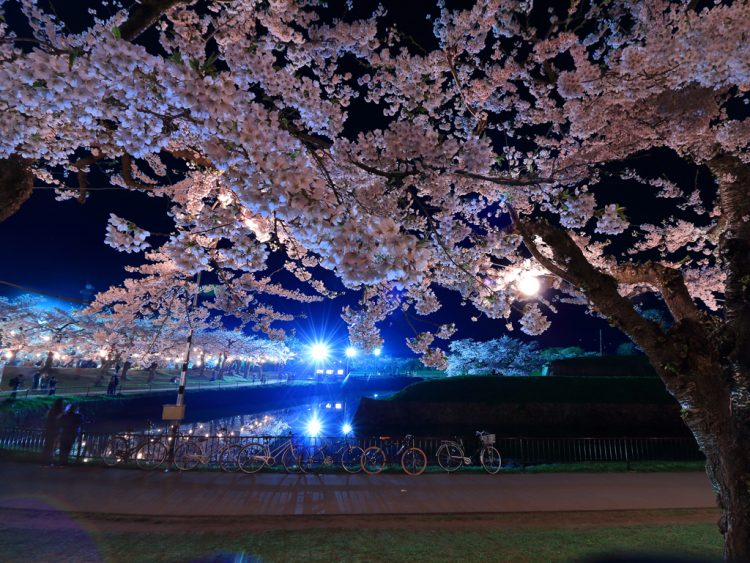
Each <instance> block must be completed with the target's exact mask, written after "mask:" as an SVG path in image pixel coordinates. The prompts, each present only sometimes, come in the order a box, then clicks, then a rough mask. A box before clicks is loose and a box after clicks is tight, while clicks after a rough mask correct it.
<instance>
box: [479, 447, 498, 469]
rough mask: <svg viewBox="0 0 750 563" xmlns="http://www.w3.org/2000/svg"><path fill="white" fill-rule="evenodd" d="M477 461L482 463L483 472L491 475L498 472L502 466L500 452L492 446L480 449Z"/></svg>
mask: <svg viewBox="0 0 750 563" xmlns="http://www.w3.org/2000/svg"><path fill="white" fill-rule="evenodd" d="M479 461H480V462H481V463H482V467H484V470H485V471H486V472H487V473H491V474H492V475H494V474H495V473H497V472H498V471H500V466H501V465H502V464H503V462H502V459H500V452H499V451H497V448H495V447H494V446H485V447H484V448H482V453H481V454H479Z"/></svg>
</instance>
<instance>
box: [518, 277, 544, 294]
mask: <svg viewBox="0 0 750 563" xmlns="http://www.w3.org/2000/svg"><path fill="white" fill-rule="evenodd" d="M516 287H517V288H518V291H520V292H521V293H523V294H524V295H526V296H528V297H531V296H532V295H536V294H537V293H539V290H540V289H541V287H542V284H541V283H539V278H538V277H536V276H525V277H523V278H521V279H520V280H518V283H516Z"/></svg>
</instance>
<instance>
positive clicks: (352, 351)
mask: <svg viewBox="0 0 750 563" xmlns="http://www.w3.org/2000/svg"><path fill="white" fill-rule="evenodd" d="M345 354H346V357H347V358H353V357H354V356H356V355H357V349H356V348H355V347H354V346H349V347H348V348H347V349H346V352H345Z"/></svg>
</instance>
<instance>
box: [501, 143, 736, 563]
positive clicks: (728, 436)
mask: <svg viewBox="0 0 750 563" xmlns="http://www.w3.org/2000/svg"><path fill="white" fill-rule="evenodd" d="M709 167H710V168H711V170H712V172H713V173H714V177H715V178H716V181H717V183H718V185H719V196H720V202H721V210H722V214H721V220H722V222H723V225H721V230H722V235H721V237H720V240H719V247H720V252H721V258H722V269H723V270H724V272H726V276H727V277H726V289H725V303H724V305H725V317H724V319H723V321H722V320H721V319H719V318H717V317H711V316H709V315H707V314H706V313H705V312H704V311H702V310H701V309H700V308H698V307H697V306H696V305H695V303H694V301H693V299H692V297H691V295H690V293H689V292H688V289H687V287H686V285H685V282H684V279H683V277H682V275H681V273H680V272H679V271H678V270H676V269H673V268H669V267H667V266H663V265H660V264H655V263H651V262H646V263H641V264H635V263H628V264H623V265H621V266H619V267H618V268H617V269H614V270H613V271H612V272H604V271H602V270H599V269H598V268H596V267H594V266H593V265H592V264H591V263H590V262H588V260H587V259H586V257H585V256H584V255H583V253H582V252H581V250H580V248H578V246H577V245H576V243H575V241H574V240H573V239H572V237H570V236H569V234H568V233H567V232H566V231H564V230H562V229H559V228H557V227H553V226H551V225H550V224H549V223H547V222H545V221H544V220H536V221H533V220H520V219H519V217H518V216H517V215H516V214H515V212H514V211H513V210H511V215H512V217H513V221H514V224H515V225H516V227H517V230H518V231H519V232H520V234H521V236H522V237H523V240H524V243H525V244H526V246H527V248H529V250H530V252H531V253H532V254H533V255H534V257H535V258H536V259H537V260H538V261H539V262H540V263H542V265H544V266H545V267H546V268H547V269H548V270H549V271H550V272H552V273H553V274H555V275H557V276H559V277H560V278H562V279H564V280H566V281H568V282H569V283H571V284H572V285H573V287H577V288H579V289H580V291H581V292H582V293H584V294H585V295H586V297H587V298H588V299H589V300H590V302H591V304H592V305H593V306H594V308H595V309H596V310H598V311H599V312H601V313H602V314H603V315H605V316H606V317H607V318H608V319H609V320H610V322H611V323H612V324H613V325H614V326H616V327H618V328H620V329H621V330H623V331H624V332H625V333H626V334H627V335H628V336H629V337H630V338H631V339H632V340H633V342H635V343H636V344H637V345H638V346H639V347H640V348H641V349H643V350H644V352H645V353H646V354H647V355H648V357H649V359H650V361H651V363H652V364H653V366H654V368H655V369H656V370H657V372H658V373H659V375H660V376H661V378H662V380H663V381H664V384H665V385H666V387H667V389H668V391H669V392H670V393H671V394H672V395H673V396H674V397H675V399H677V401H678V402H679V403H680V405H681V407H682V413H683V418H684V420H685V423H686V425H687V426H688V427H689V428H690V430H691V431H692V433H693V435H694V436H695V438H696V440H697V442H698V444H699V446H700V448H701V450H702V451H703V453H704V454H705V455H706V460H707V461H706V472H707V474H708V477H709V479H710V480H711V484H712V486H713V488H714V491H715V492H716V496H717V502H718V504H719V507H720V508H721V511H722V513H721V519H720V522H719V526H720V529H721V532H722V533H723V534H724V545H725V552H724V553H725V557H726V558H727V559H728V560H742V561H747V560H750V391H749V387H750V221H748V220H747V218H748V217H750V168H749V167H747V166H746V165H744V164H742V163H741V162H740V161H739V160H738V159H736V158H734V157H731V156H720V157H717V158H715V159H713V160H712V161H711V162H710V163H709ZM536 236H539V237H541V238H542V239H543V240H544V242H545V243H546V244H547V245H548V246H549V247H550V248H551V249H552V251H553V256H552V257H549V256H546V255H545V254H543V253H541V252H540V251H539V248H538V247H537V244H536V242H535V237H536ZM619 283H625V284H628V283H648V284H651V285H653V286H654V287H656V288H657V289H658V290H659V293H660V295H661V297H662V298H663V299H664V302H665V303H666V305H667V306H668V307H669V309H670V311H671V313H672V316H673V317H674V319H675V324H674V326H673V327H672V328H670V329H669V330H668V331H666V332H664V331H663V330H662V329H661V327H659V326H658V325H656V324H655V323H653V322H651V321H649V320H647V319H644V318H643V317H641V316H640V315H639V314H638V312H637V311H636V310H635V309H634V307H633V304H632V303H631V302H630V301H629V300H628V299H626V298H625V297H623V296H622V295H620V293H619V291H618V284H619Z"/></svg>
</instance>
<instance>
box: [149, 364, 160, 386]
mask: <svg viewBox="0 0 750 563" xmlns="http://www.w3.org/2000/svg"><path fill="white" fill-rule="evenodd" d="M157 366H158V364H157V363H156V362H151V365H149V366H148V379H147V380H146V381H147V382H148V383H151V382H152V381H153V380H154V378H155V377H156V368H157Z"/></svg>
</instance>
